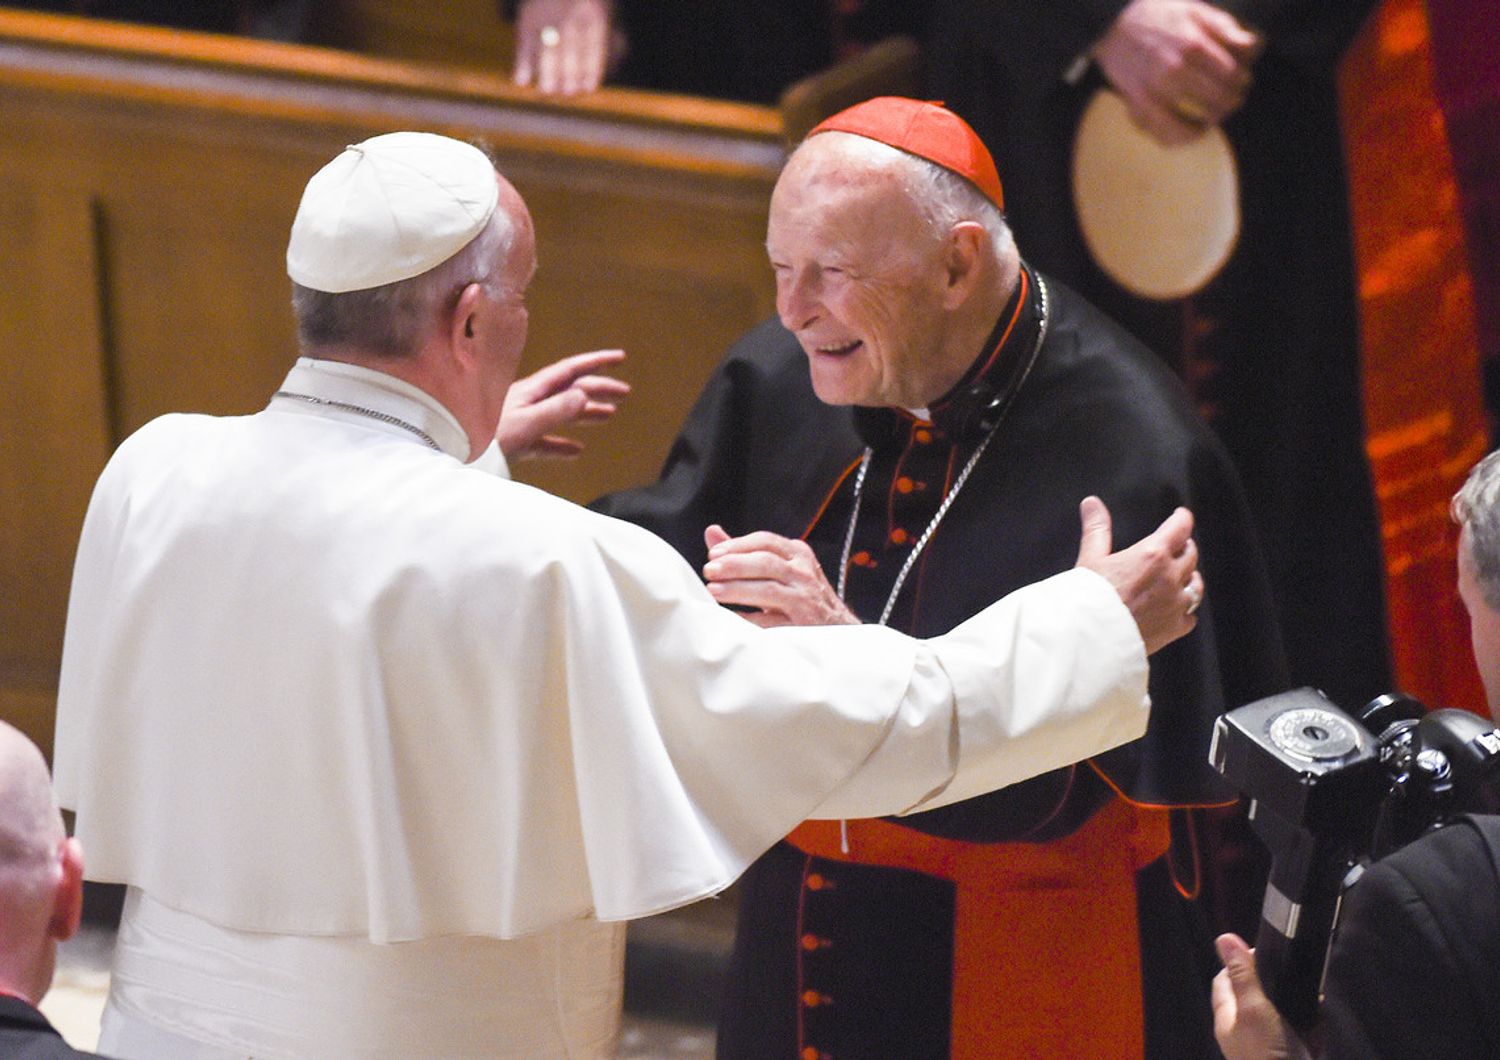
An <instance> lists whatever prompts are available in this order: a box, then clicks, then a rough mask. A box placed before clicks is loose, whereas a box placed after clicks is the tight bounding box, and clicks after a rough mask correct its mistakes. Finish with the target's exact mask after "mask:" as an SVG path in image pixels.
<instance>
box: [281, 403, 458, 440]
mask: <svg viewBox="0 0 1500 1060" xmlns="http://www.w3.org/2000/svg"><path fill="white" fill-rule="evenodd" d="M271 396H272V397H273V398H279V397H282V398H294V399H295V400H297V401H306V402H309V403H311V404H313V405H326V406H327V407H328V408H331V409H343V410H344V411H345V412H354V413H358V414H359V415H361V416H368V417H370V419H372V420H379V421H380V422H381V423H389V424H390V425H391V426H392V427H400V428H401V429H402V430H403V431H410V432H411V433H412V434H415V435H416V436H417V437H418V438H420V439H422V441H423V442H425V443H427V447H428V448H429V449H435V450H437V451H438V452H439V453H441V452H442V451H443V447H442V446H440V445H438V444H437V442H435V441H433V438H432V435H430V434H428V433H427V432H426V431H424V430H422V428H420V427H418V426H416V425H415V424H412V423H407V422H406V421H405V420H403V419H401V418H400V417H399V416H392V415H391V414H390V413H389V412H379V411H377V410H375V409H367V408H365V407H364V406H363V405H355V404H351V403H350V402H348V401H334V400H333V399H332V398H321V397H315V396H313V395H312V394H295V393H293V392H292V391H290V390H278V391H276V393H274V394H272V395H271Z"/></svg>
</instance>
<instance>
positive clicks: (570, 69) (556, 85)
mask: <svg viewBox="0 0 1500 1060" xmlns="http://www.w3.org/2000/svg"><path fill="white" fill-rule="evenodd" d="M613 14H614V11H613V4H612V0H521V4H520V7H519V10H518V11H517V15H516V66H515V72H514V75H513V76H514V80H515V82H516V84H518V85H535V86H536V87H537V88H539V89H541V91H543V92H547V93H550V94H553V95H563V96H571V95H575V94H577V93H579V92H592V91H593V90H594V89H596V88H598V87H599V85H600V84H602V83H603V81H604V76H605V74H606V73H608V71H609V67H610V66H611V65H612V63H613V61H614V60H615V59H617V58H618V56H619V53H621V52H622V49H620V48H615V47H613V46H612V40H613V27H612V18H613Z"/></svg>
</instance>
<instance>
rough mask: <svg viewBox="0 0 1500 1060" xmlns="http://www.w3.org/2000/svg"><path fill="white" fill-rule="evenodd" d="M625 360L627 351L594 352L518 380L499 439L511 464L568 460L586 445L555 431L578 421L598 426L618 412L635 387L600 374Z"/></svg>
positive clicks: (502, 417) (507, 402)
mask: <svg viewBox="0 0 1500 1060" xmlns="http://www.w3.org/2000/svg"><path fill="white" fill-rule="evenodd" d="M624 359H625V351H624V350H594V351H593V352H592V353H578V354H574V355H573V356H572V357H564V358H563V359H562V360H560V361H557V362H555V363H553V364H549V365H548V366H547V367H546V368H543V369H541V370H540V371H537V372H533V373H532V374H531V375H528V376H527V377H526V378H524V379H517V380H516V381H515V382H514V383H513V384H511V388H510V391H509V393H507V394H506V395H505V408H504V409H503V410H502V411H501V413H500V426H499V428H498V429H497V430H496V431H495V440H496V441H497V442H499V443H500V451H501V452H502V453H504V454H505V458H506V459H507V460H510V461H515V460H528V459H531V458H533V457H549V458H553V459H557V458H562V459H568V458H571V457H575V456H577V455H578V454H579V453H581V452H583V443H582V442H579V441H577V440H576V439H573V438H565V437H562V436H561V435H557V434H553V433H551V432H553V431H556V430H559V429H562V428H565V427H567V426H569V425H570V424H575V423H597V422H600V421H602V420H607V419H609V418H610V417H611V416H613V415H614V414H615V409H616V408H617V407H618V403H619V401H620V400H621V399H623V398H624V397H625V395H627V394H629V393H630V384H629V383H626V382H624V381H623V380H620V379H615V378H612V377H611V376H607V375H597V374H595V373H597V372H600V371H603V370H604V369H606V368H609V367H610V366H612V365H616V364H619V363H620V362H621V361H623V360H624Z"/></svg>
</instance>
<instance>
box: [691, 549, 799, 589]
mask: <svg viewBox="0 0 1500 1060" xmlns="http://www.w3.org/2000/svg"><path fill="white" fill-rule="evenodd" d="M709 555H710V556H711V557H713V558H711V559H710V560H709V561H708V562H707V563H705V564H704V565H703V576H704V577H705V578H707V579H708V580H709V581H713V582H731V581H774V582H779V583H781V584H790V583H791V582H792V581H793V580H794V579H795V578H796V573H795V571H793V570H792V567H791V564H790V563H788V562H787V560H786V558H785V557H783V556H778V555H776V554H775V553H772V552H766V551H764V550H757V551H755V552H726V551H724V550H723V549H718V550H711V551H710V552H709Z"/></svg>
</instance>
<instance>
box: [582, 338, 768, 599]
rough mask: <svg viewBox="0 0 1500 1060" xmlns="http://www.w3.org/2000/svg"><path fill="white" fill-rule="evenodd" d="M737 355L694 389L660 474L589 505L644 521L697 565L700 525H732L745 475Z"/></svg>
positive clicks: (703, 558) (702, 552) (701, 552)
mask: <svg viewBox="0 0 1500 1060" xmlns="http://www.w3.org/2000/svg"><path fill="white" fill-rule="evenodd" d="M744 372H745V368H744V365H743V364H741V363H740V362H737V361H733V360H730V361H726V362H725V363H723V364H721V365H720V366H719V367H718V368H717V369H716V370H715V371H714V374H713V375H712V376H711V377H710V378H709V381H708V383H707V385H706V386H705V387H704V388H703V392H702V393H701V394H699V395H698V400H697V402H695V403H694V405H693V409H692V411H691V412H690V413H689V414H688V418H687V420H686V422H684V423H683V425H682V430H681V431H680V432H679V433H678V435H677V438H676V439H675V440H674V441H673V443H672V448H671V450H670V451H669V452H668V454H667V460H666V464H665V465H664V466H663V468H662V473H661V477H660V478H659V479H657V481H655V482H653V483H652V484H650V485H649V486H642V487H639V488H636V489H629V490H623V491H621V492H618V493H611V494H606V495H605V496H603V497H600V498H599V499H598V500H596V501H594V502H593V503H592V504H591V505H589V507H591V508H593V509H594V510H595V511H598V512H602V513H604V514H605V515H610V516H614V517H615V518H617V519H624V520H627V521H628V522H632V523H635V524H636V525H638V526H643V527H645V528H646V529H647V530H650V531H651V532H652V533H654V534H656V535H657V536H658V537H661V538H663V539H664V540H665V541H666V542H667V543H668V544H670V545H671V546H672V547H673V548H675V549H676V550H677V551H678V552H680V553H682V556H683V558H684V559H686V560H687V561H688V563H690V564H692V565H693V567H694V569H701V568H702V566H703V564H704V563H705V562H707V559H708V553H707V549H706V547H705V546H704V543H703V531H704V528H705V527H707V526H708V525H709V524H711V523H724V524H726V525H728V526H729V527H731V530H730V532H731V533H734V532H736V531H735V529H734V526H735V523H736V522H737V519H736V513H737V511H738V498H739V491H738V489H737V488H736V485H735V484H736V483H742V482H744V481H745V469H744V464H743V456H744V453H745V452H746V448H747V447H746V445H745V444H743V442H744V439H743V437H737V436H739V435H741V433H742V431H743V419H744V417H743V415H742V410H741V407H740V406H741V405H742V400H741V396H740V385H739V382H740V380H739V377H740V376H742V375H743V374H744Z"/></svg>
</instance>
